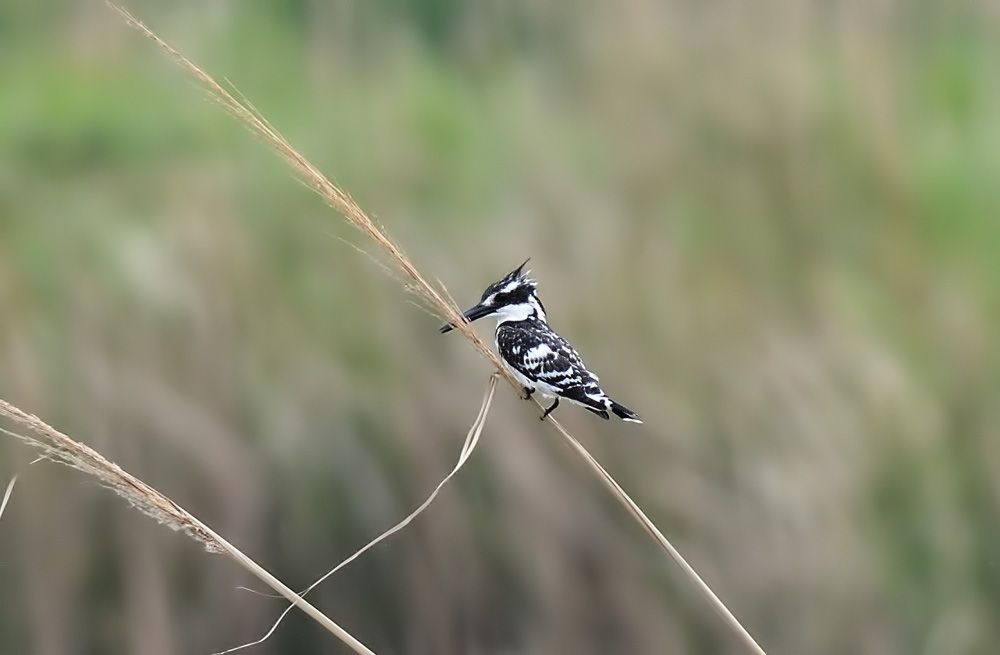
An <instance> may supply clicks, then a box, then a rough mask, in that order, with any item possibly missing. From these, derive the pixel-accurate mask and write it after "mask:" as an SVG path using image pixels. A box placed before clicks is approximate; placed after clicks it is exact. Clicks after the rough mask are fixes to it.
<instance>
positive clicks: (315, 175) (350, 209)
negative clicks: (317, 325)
mask: <svg viewBox="0 0 1000 655" xmlns="http://www.w3.org/2000/svg"><path fill="white" fill-rule="evenodd" d="M108 4H109V6H111V7H112V8H113V9H114V10H115V11H117V12H118V13H119V14H121V16H122V17H123V18H124V19H125V21H126V22H127V23H128V24H129V25H131V26H133V27H135V28H136V29H138V30H139V31H141V32H142V33H143V34H145V35H146V36H147V37H149V38H150V39H152V40H153V42H155V43H156V44H157V45H158V46H160V47H161V48H162V49H163V50H164V51H165V52H166V53H167V54H168V55H169V56H170V57H171V58H172V59H173V60H174V61H175V62H176V63H178V64H179V65H180V66H181V67H182V68H184V69H186V70H187V71H188V72H189V73H191V74H192V75H194V76H195V77H196V78H197V79H198V80H199V81H200V82H201V83H202V84H204V85H205V87H206V88H207V89H208V91H209V92H210V93H211V94H212V96H213V97H214V98H215V99H216V100H218V101H219V102H220V103H221V104H222V106H223V107H225V108H226V109H227V110H228V111H229V112H230V113H232V114H233V115H234V116H235V117H236V118H237V119H239V120H240V121H241V122H242V123H243V124H244V125H246V126H247V127H248V128H249V129H250V130H251V132H253V133H254V134H255V135H257V136H258V137H260V138H261V139H263V141H264V142H265V144H267V145H268V146H269V147H270V148H271V149H273V150H274V151H275V152H276V153H278V155H280V156H281V157H282V158H283V159H284V160H285V161H286V162H288V164H289V165H290V166H291V167H292V169H293V170H294V171H295V172H296V173H297V174H298V175H299V177H300V178H301V179H302V180H303V182H305V183H306V184H307V185H308V186H309V187H310V188H312V189H313V190H314V191H316V193H318V194H319V195H320V197H321V198H323V200H324V201H325V202H326V203H327V204H328V205H329V206H330V207H332V208H333V209H335V210H337V211H338V212H340V213H341V214H343V216H344V217H345V218H346V219H347V220H348V222H350V223H351V224H352V225H354V226H355V227H357V228H358V229H359V230H361V231H362V232H363V233H364V234H365V235H366V236H367V237H369V238H370V239H372V240H373V241H374V242H375V243H376V244H378V245H379V246H380V247H381V248H382V249H383V250H384V251H385V252H386V253H387V254H388V255H389V257H390V259H391V260H392V261H393V262H394V263H395V264H396V266H398V267H399V269H400V270H401V271H402V272H403V273H404V274H405V276H406V277H408V278H409V279H410V280H412V282H413V285H412V287H411V288H412V289H413V290H414V291H415V292H416V293H417V294H418V295H419V296H420V297H421V298H422V299H424V300H425V301H426V302H427V303H429V305H430V307H431V308H432V309H434V310H436V311H438V312H440V315H441V316H442V317H443V318H444V319H446V320H448V321H450V322H452V323H453V324H454V325H456V326H457V329H458V330H459V331H460V332H461V333H462V334H463V335H465V337H466V338H467V339H469V341H471V342H472V344H473V346H474V347H475V348H476V349H477V350H478V351H479V352H480V354H482V355H483V357H485V358H487V359H488V360H489V361H490V362H491V363H492V364H493V366H494V367H495V368H496V369H497V371H498V372H499V373H500V374H501V375H503V376H504V377H505V378H506V379H507V381H508V382H510V383H511V385H513V387H514V388H515V389H517V391H518V393H521V391H522V388H521V385H520V384H519V383H518V382H517V381H516V380H515V379H514V378H513V376H512V375H511V374H510V373H509V372H508V371H507V370H506V369H505V368H504V367H503V365H502V364H501V363H500V359H499V358H498V357H497V355H496V353H494V352H493V350H491V349H490V348H488V347H487V346H486V344H485V343H484V342H483V340H482V339H480V338H479V336H478V335H477V334H476V333H475V332H473V330H472V329H471V327H469V324H468V323H466V322H465V321H464V320H463V319H462V318H461V314H460V312H459V309H458V308H457V307H456V306H455V305H454V303H449V302H447V301H446V300H445V299H444V295H445V294H443V293H442V292H439V291H438V290H437V289H435V288H434V287H433V286H432V285H431V284H430V283H429V282H427V280H426V279H425V278H424V277H423V276H422V275H421V274H420V272H419V271H418V270H417V268H416V267H415V266H414V265H413V263H412V262H410V260H409V259H408V258H407V257H406V255H405V253H404V252H403V251H402V249H401V248H399V247H398V246H397V245H396V244H395V243H393V241H392V240H390V239H389V238H388V236H386V234H385V232H384V231H383V230H382V229H381V228H380V227H379V226H378V225H376V224H375V222H374V221H372V219H371V218H369V217H368V215H367V214H366V213H365V212H364V210H362V209H361V207H359V206H358V204H357V203H355V202H354V200H352V199H351V197H350V196H349V195H348V194H347V193H346V192H344V191H343V190H341V189H340V188H339V187H337V186H336V185H335V184H333V182H331V181H330V180H328V179H327V178H326V176H325V175H323V173H322V172H320V171H319V169H317V168H316V167H315V166H314V165H313V164H312V163H311V162H309V160H307V159H306V158H305V157H304V156H303V155H302V154H300V153H299V152H298V151H297V150H295V148H293V147H292V146H291V144H289V143H288V141H287V140H286V139H285V138H284V137H283V136H282V135H281V134H280V133H279V132H278V131H277V130H276V129H275V128H274V127H273V126H272V125H271V124H270V123H269V122H268V121H267V120H266V119H265V118H264V117H263V116H262V115H261V114H260V112H258V111H257V110H256V109H255V108H254V107H253V105H251V104H250V103H249V102H247V101H245V100H243V101H241V100H238V99H237V98H236V97H235V96H234V95H233V94H232V93H231V92H230V91H228V90H227V89H225V88H224V87H223V86H221V85H220V84H219V83H218V82H216V81H215V80H214V79H213V78H212V77H211V76H210V75H209V74H208V73H206V72H205V71H203V70H202V69H201V68H199V67H198V66H197V65H196V64H195V63H194V62H192V61H191V60H190V59H188V58H187V57H185V56H184V55H182V54H181V53H180V52H178V51H177V50H175V49H174V48H173V47H172V46H170V45H169V44H168V43H166V42H165V41H164V40H163V39H161V38H160V37H159V36H157V35H156V34H155V33H154V32H153V31H152V30H150V29H149V28H148V27H147V26H146V25H144V24H143V23H142V22H140V21H139V20H138V19H136V18H135V17H134V16H132V15H131V14H130V13H129V12H128V11H127V10H125V9H124V8H122V7H119V6H117V5H115V4H113V3H111V2H110V0H109V2H108ZM535 402H536V403H537V404H539V407H541V405H540V403H539V401H538V400H537V399H536V401H535ZM549 421H550V422H551V423H552V424H553V425H555V426H556V427H557V428H558V433H559V434H560V436H562V437H563V439H564V440H565V441H566V442H567V443H568V444H569V446H570V447H571V448H572V449H573V451H574V452H576V453H577V454H578V455H580V456H581V457H582V458H583V460H584V462H586V463H587V465H588V466H589V467H590V468H591V469H592V470H593V471H594V472H595V473H596V474H597V475H598V476H599V478H600V479H601V480H602V482H604V484H605V485H606V486H607V487H608V489H609V490H611V492H612V493H613V494H614V496H615V498H617V499H618V501H619V502H620V503H621V504H622V505H623V506H625V508H626V509H627V510H628V511H629V513H630V514H631V515H632V516H633V517H634V518H635V519H636V520H638V521H639V523H640V524H641V525H642V526H643V529H645V530H646V531H647V533H649V534H650V535H651V536H652V537H653V538H654V539H656V541H657V542H658V543H659V544H660V546H661V547H663V548H664V549H665V550H666V551H667V553H668V554H669V555H670V557H671V558H672V559H674V561H676V562H677V563H678V565H680V567H681V570H682V571H683V572H684V574H685V575H686V576H687V577H688V579H689V580H691V582H692V584H694V585H695V587H696V588H697V589H698V590H699V592H700V593H702V594H703V595H705V596H706V597H707V598H708V599H709V601H710V602H711V604H712V606H713V608H714V609H715V610H716V611H717V612H719V614H720V615H721V616H722V617H723V618H724V620H725V621H726V623H727V624H728V625H729V626H730V627H731V628H732V629H733V630H734V632H735V633H736V634H737V636H738V637H739V638H740V640H741V641H743V642H744V643H745V644H746V645H747V646H748V647H749V648H750V650H752V651H753V652H755V653H760V654H763V653H764V650H763V649H762V648H761V647H760V646H759V645H758V644H757V642H756V641H755V640H754V639H753V638H752V637H751V636H750V633H749V632H747V630H746V629H745V628H744V627H743V626H742V625H741V624H740V622H739V621H738V620H737V619H736V617H735V616H734V615H733V614H732V612H730V611H729V609H728V608H726V606H725V604H724V603H723V602H722V601H721V600H720V599H719V598H718V596H717V595H716V594H715V593H714V592H712V590H711V588H709V586H708V585H707V584H706V583H705V582H704V581H703V580H702V579H701V577H700V576H698V575H697V573H695V571H694V569H693V568H691V566H690V565H689V564H688V563H687V562H686V561H684V559H683V558H682V557H681V556H680V553H679V552H678V551H677V550H676V549H675V548H674V547H673V546H672V545H671V544H670V542H669V541H668V540H667V539H666V538H665V537H664V536H663V534H662V533H661V532H660V531H659V530H657V529H656V526H655V525H653V523H652V522H651V521H650V520H649V519H648V518H647V517H646V516H645V514H644V513H643V512H642V511H641V510H640V509H639V507H638V505H636V504H635V502H634V501H632V499H631V498H629V497H628V495H627V494H625V492H624V491H623V490H622V488H621V487H620V486H619V485H618V483H617V482H615V481H614V479H613V478H612V477H611V475H610V474H608V472H607V471H605V470H604V468H603V467H602V466H601V465H600V464H599V463H598V462H597V460H596V459H594V458H593V456H591V455H590V453H589V452H588V451H587V450H586V449H585V448H584V447H583V445H582V444H580V442H579V441H577V440H576V439H575V438H574V437H573V436H572V435H571V434H570V433H569V432H567V431H566V430H565V429H564V428H562V426H560V425H559V424H558V423H557V422H556V421H555V419H553V418H552V417H551V416H549Z"/></svg>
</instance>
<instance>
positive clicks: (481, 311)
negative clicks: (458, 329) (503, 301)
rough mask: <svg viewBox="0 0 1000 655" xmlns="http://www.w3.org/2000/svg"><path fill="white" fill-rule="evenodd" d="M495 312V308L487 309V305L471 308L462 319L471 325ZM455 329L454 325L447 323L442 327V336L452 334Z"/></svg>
mask: <svg viewBox="0 0 1000 655" xmlns="http://www.w3.org/2000/svg"><path fill="white" fill-rule="evenodd" d="M495 312H496V309H494V308H493V307H487V306H486V305H476V306H474V307H470V308H469V309H468V310H467V311H466V312H465V313H464V314H462V318H464V319H465V320H466V321H468V322H469V323H471V322H472V321H475V320H477V319H480V318H483V317H484V316H489V315H490V314H493V313H495ZM454 329H455V324H454V323H445V324H444V325H442V326H441V334H444V333H445V332H451V331H452V330H454Z"/></svg>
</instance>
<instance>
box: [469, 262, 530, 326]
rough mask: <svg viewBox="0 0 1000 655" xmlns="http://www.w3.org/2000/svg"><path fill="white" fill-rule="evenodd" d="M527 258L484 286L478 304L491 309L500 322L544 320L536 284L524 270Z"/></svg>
mask: <svg viewBox="0 0 1000 655" xmlns="http://www.w3.org/2000/svg"><path fill="white" fill-rule="evenodd" d="M527 263H528V260H527V259H526V260H524V262H523V263H522V264H521V265H520V266H518V267H517V268H515V269H514V270H513V271H511V272H510V273H508V274H507V275H505V276H503V277H502V278H500V279H499V280H497V281H496V282H494V283H493V284H491V285H490V286H488V287H486V291H484V292H483V297H482V299H480V301H479V304H480V305H482V306H484V307H489V308H491V309H493V312H492V313H493V314H495V315H496V316H497V320H498V321H499V322H501V323H503V322H505V321H525V320H528V319H532V318H534V319H537V320H540V321H543V322H544V321H545V309H544V308H543V307H542V303H541V301H540V300H539V299H538V294H537V290H538V284H537V283H536V282H535V281H534V280H532V279H531V278H529V277H528V274H529V273H530V271H526V270H524V266H525V265H526V264H527Z"/></svg>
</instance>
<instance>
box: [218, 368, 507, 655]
mask: <svg viewBox="0 0 1000 655" xmlns="http://www.w3.org/2000/svg"><path fill="white" fill-rule="evenodd" d="M497 377H498V376H497V375H496V374H495V373H494V374H493V375H491V376H490V381H489V384H488V386H487V387H486V395H485V396H483V404H482V406H481V407H480V408H479V415H478V416H477V417H476V420H475V421H474V422H473V423H472V427H470V428H469V432H468V434H466V435H465V443H464V444H462V452H461V453H460V454H459V456H458V463H456V464H455V467H454V468H453V469H451V472H449V473H448V475H446V476H444V479H443V480H441V482H439V483H438V485H437V486H436V487H434V490H433V491H431V493H430V495H429V496H427V498H426V499H425V500H424V502H422V503H421V504H420V505H419V506H418V507H417V508H416V509H415V510H413V511H412V512H410V513H409V514H408V515H407V516H406V518H404V519H403V520H402V521H400V522H399V523H397V524H396V525H394V526H392V527H391V528H389V529H388V530H386V531H385V532H383V533H382V534H380V535H379V536H377V537H375V538H374V539H372V540H371V541H369V542H368V543H367V544H365V545H364V546H362V547H361V548H360V549H358V550H357V551H356V552H355V553H354V554H353V555H351V556H350V557H348V558H347V559H345V560H344V561H342V562H341V563H340V564H338V565H337V566H335V567H333V568H332V569H330V570H329V571H327V572H326V573H324V574H323V575H322V576H321V577H320V578H319V579H318V580H316V581H315V582H313V583H312V584H311V585H309V586H308V587H307V588H305V589H303V590H302V591H301V592H299V595H300V596H305V595H306V594H308V593H309V592H310V591H312V590H313V589H315V588H316V587H318V586H319V585H321V584H323V582H325V581H326V580H327V579H328V578H329V577H330V576H332V575H333V574H334V573H336V572H337V571H339V570H340V569H342V568H344V567H345V566H347V565H348V564H350V563H351V562H353V561H354V560H356V559H357V558H359V557H361V556H362V555H363V554H364V553H366V552H368V551H369V550H371V549H372V548H374V547H375V546H376V545H377V544H379V543H381V542H383V541H385V540H386V539H388V538H389V537H391V536H392V535H394V534H396V533H397V532H399V531H400V530H402V529H403V528H405V527H406V526H408V525H409V524H410V523H411V522H412V521H413V519H415V518H417V516H419V515H420V514H421V513H422V512H423V511H424V510H425V509H427V507H428V506H429V505H430V504H431V503H432V502H433V501H434V499H435V498H437V495H438V493H440V492H441V489H442V488H444V485H446V484H447V483H448V482H449V481H450V480H451V479H452V478H453V477H455V474H457V473H458V472H459V471H460V470H461V469H462V467H463V466H465V463H466V462H467V461H469V457H471V456H472V451H473V450H475V449H476V445H477V444H478V443H479V437H480V435H481V434H482V433H483V426H484V425H485V424H486V416H487V414H489V411H490V405H491V404H492V403H493V392H494V391H496V388H497ZM293 607H294V605H289V606H288V607H287V608H285V611H284V612H282V613H281V615H280V616H278V618H277V620H275V622H274V624H273V625H271V627H270V629H269V630H268V631H267V632H266V633H265V634H264V636H262V637H261V638H260V639H257V640H256V641H251V642H249V643H246V644H243V645H242V646H237V647H235V648H230V649H229V650H224V651H222V652H220V653H216V654H215V655H227V653H233V652H235V651H238V650H242V649H244V648H249V647H250V646H257V645H259V644H262V643H264V642H265V641H266V640H267V639H268V638H269V637H270V636H271V635H272V634H274V631H275V630H277V629H278V626H279V625H281V622H282V621H283V620H284V619H285V617H286V616H287V615H288V613H289V612H290V611H291V610H292V608H293Z"/></svg>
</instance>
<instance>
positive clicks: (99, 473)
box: [0, 400, 374, 655]
mask: <svg viewBox="0 0 1000 655" xmlns="http://www.w3.org/2000/svg"><path fill="white" fill-rule="evenodd" d="M0 416H3V417H6V418H8V419H10V420H11V421H13V422H14V423H16V424H18V425H21V426H23V427H25V428H27V429H28V430H29V431H30V433H26V434H21V433H18V432H13V431H11V430H5V429H3V428H0V431H2V432H4V433H6V434H8V435H10V436H12V437H16V438H18V439H20V440H21V441H23V442H25V443H26V444H28V445H29V446H31V447H33V448H36V449H37V450H39V451H41V453H42V454H43V455H44V456H45V458H47V459H50V460H53V461H55V462H59V463H60V464H65V465H67V466H71V467H73V468H75V469H78V470H80V471H83V472H84V473H86V474H88V475H92V476H94V477H95V478H97V479H98V480H100V481H101V483H102V484H104V485H105V486H107V487H110V488H111V489H112V490H114V491H115V493H117V494H118V495H119V496H121V497H123V498H124V499H125V500H127V501H128V502H129V504H131V505H132V506H133V507H135V508H136V509H138V510H139V511H141V512H143V513H144V514H146V515H148V516H151V517H152V518H154V519H156V521H158V522H159V523H162V524H163V525H166V526H167V527H169V528H171V529H173V530H180V531H182V532H184V533H185V534H187V535H188V536H190V537H192V538H193V539H196V540H198V541H200V542H201V543H202V544H204V546H205V548H207V549H208V550H209V551H210V552H213V553H225V554H226V555H229V557H231V558H232V559H233V560H235V561H236V562H237V563H238V564H239V565H240V566H242V567H243V568H245V569H246V570H248V571H250V573H252V574H253V575H255V576H256V577H257V578H259V579H260V580H261V581H263V582H264V583H265V584H266V585H267V586H269V587H271V588H272V589H274V590H275V591H277V592H278V593H279V594H281V595H282V596H284V597H285V598H287V599H288V600H289V601H291V603H292V604H293V605H294V606H295V607H298V608H299V609H301V610H302V611H303V612H305V613H306V614H308V615H309V616H310V617H311V618H313V619H314V620H315V621H316V622H318V623H319V624H320V625H322V626H323V627H324V628H326V629H327V630H329V631H330V632H331V633H333V634H334V635H336V636H337V637H338V638H339V639H340V640H341V641H343V642H344V643H345V644H347V645H348V646H350V647H351V649H352V650H354V652H355V653H359V654H361V655H374V653H373V652H372V651H371V650H370V649H369V648H367V647H366V646H365V645H364V644H362V643H361V642H360V641H358V640H357V639H355V638H354V637H353V636H351V634H350V633H348V632H347V631H346V630H344V629H343V628H341V627H340V626H339V625H337V624H336V623H334V622H333V621H332V620H331V619H330V618H329V617H327V616H326V615H325V614H323V613H322V612H320V611H319V610H318V609H316V608H315V607H313V606H312V605H310V604H309V603H308V602H306V601H305V600H304V599H303V598H302V597H300V596H299V595H298V594H296V593H295V592H294V591H292V589H290V588H289V587H288V586H286V585H285V584H284V583H282V582H281V581H280V580H278V579H277V578H275V577H274V576H273V575H271V574H270V573H268V572H267V571H266V570H265V569H264V568H263V567H261V566H260V565H259V564H257V563H256V562H254V561H253V560H252V559H250V558H249V557H247V556H246V555H244V554H243V553H242V552H241V551H240V550H239V549H238V548H236V547H235V546H233V545H232V544H231V543H229V542H228V541H226V540H225V539H223V538H222V537H220V536H219V535H218V534H216V533H215V531H213V530H212V529H211V528H209V527H208V526H207V525H205V524H204V523H202V522H201V521H200V520H199V519H197V518H196V517H195V516H194V515H192V514H191V513H190V512H188V511H187V510H185V509H184V508H183V507H181V506H180V505H178V504H177V503H175V502H174V501H172V500H170V499H169V498H167V497H166V496H164V495H163V494H161V493H160V492H159V491H157V490H156V489H153V488H152V487H150V486H149V485H148V484H146V483H145V482H143V481H142V480H140V479H139V478H137V477H135V476H134V475H132V474H131V473H129V472H128V471H126V470H125V469H123V468H122V467H120V466H118V465H117V464H115V463H114V462H111V461H109V460H108V459H106V458H105V457H104V456H103V455H101V454H100V453H99V452H97V451H96V450H94V449H93V448H90V447H89V446H87V445H85V444H82V443H80V442H78V441H75V440H73V439H71V438H70V437H68V436H67V435H65V434H63V433H62V432H59V431H58V430H56V429H55V428H53V427H52V426H50V425H48V424H47V423H45V422H44V421H42V420H41V419H40V418H38V417H37V416H33V415H31V414H28V413H26V412H23V411H21V410H20V409H18V408H17V407H15V406H13V405H11V404H10V403H8V402H6V401H4V400H0ZM12 486H13V483H12V484H11V486H8V491H7V494H5V497H4V501H3V504H4V505H6V502H7V498H8V497H9V495H10V489H11V487H12Z"/></svg>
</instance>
